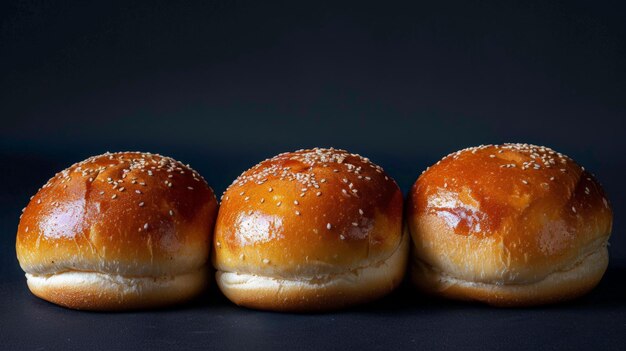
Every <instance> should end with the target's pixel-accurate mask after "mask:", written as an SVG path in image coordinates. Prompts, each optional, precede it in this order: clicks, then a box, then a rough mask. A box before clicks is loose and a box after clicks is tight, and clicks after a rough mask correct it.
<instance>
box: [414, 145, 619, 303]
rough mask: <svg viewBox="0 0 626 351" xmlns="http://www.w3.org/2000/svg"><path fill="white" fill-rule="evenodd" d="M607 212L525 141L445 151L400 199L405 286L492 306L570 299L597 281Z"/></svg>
mask: <svg viewBox="0 0 626 351" xmlns="http://www.w3.org/2000/svg"><path fill="white" fill-rule="evenodd" d="M612 218H613V214H612V210H611V207H610V205H609V203H608V201H607V199H606V197H605V194H604V191H603V190H602V187H601V186H600V184H599V183H598V182H597V181H596V179H595V178H594V177H593V176H592V175H591V174H590V173H589V172H587V171H585V170H584V169H583V168H582V167H580V166H579V165H578V164H576V163H575V162H574V161H573V160H572V159H570V158H568V157H567V156H564V155H562V154H559V153H557V152H555V151H553V150H551V149H549V148H546V147H540V146H534V145H527V144H504V145H495V146H494V145H488V146H480V147H475V148H469V149H465V150H461V151H458V152H456V153H453V154H451V155H449V156H447V157H445V158H444V159H442V160H441V161H439V162H437V164H435V165H434V166H432V167H430V168H429V169H427V170H426V171H425V172H424V173H423V174H422V175H421V176H420V177H419V179H418V180H417V181H416V182H415V184H414V185H413V188H412V189H411V191H410V193H409V198H408V202H407V221H408V226H409V230H410V232H411V236H412V238H413V245H412V258H411V259H412V264H411V266H412V269H411V270H412V272H411V277H412V281H413V283H414V284H415V285H416V286H417V287H419V288H420V289H422V290H424V291H426V292H428V293H431V294H435V295H439V296H444V297H449V298H455V299H462V300H477V301H482V302H486V303H488V304H492V305H496V306H526V305H538V304H545V303H552V302H557V301H562V300H567V299H572V298H575V297H578V296H580V295H583V294H585V293H587V292H588V291H589V290H591V289H592V288H593V287H595V286H596V285H597V283H598V282H599V281H600V279H601V278H602V275H603V274H604V272H605V270H606V267H607V264H608V251H607V241H608V239H609V235H610V232H611V226H612Z"/></svg>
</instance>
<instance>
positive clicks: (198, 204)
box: [16, 152, 217, 309]
mask: <svg viewBox="0 0 626 351" xmlns="http://www.w3.org/2000/svg"><path fill="white" fill-rule="evenodd" d="M216 215H217V199H216V198H215V195H214V193H213V190H212V189H211V188H210V187H209V186H208V185H207V184H206V182H205V181H204V179H203V178H202V177H201V176H200V175H199V174H198V173H196V172H195V171H194V170H192V169H191V168H190V167H188V166H185V165H183V164H182V163H180V162H178V161H175V160H173V159H171V158H169V157H165V156H161V155H156V154H149V153H140V152H120V153H113V154H110V153H107V154H104V155H99V156H94V157H91V158H89V159H87V160H85V161H82V162H79V163H77V164H74V165H72V166H71V167H69V168H67V169H65V170H63V171H62V172H59V173H58V174H57V175H56V176H54V177H53V178H52V179H50V181H49V182H48V183H47V184H45V185H44V186H43V187H42V188H41V189H40V190H39V191H38V192H37V194H35V195H34V196H33V197H32V199H31V201H30V203H29V204H28V206H26V208H25V209H24V212H23V215H22V217H21V219H20V224H19V226H18V232H17V239H16V252H17V258H18V260H19V263H20V266H21V267H22V269H23V270H24V272H26V273H27V274H29V275H31V276H33V277H54V276H55V275H58V274H64V273H66V272H93V273H94V274H102V275H109V276H111V277H129V278H133V279H135V278H137V279H140V278H146V279H157V280H164V279H165V280H167V279H169V278H168V277H177V276H185V275H187V274H190V273H192V272H196V271H198V270H199V269H201V268H202V267H205V266H206V265H207V261H208V257H209V252H210V242H211V239H212V230H213V225H214V222H215V217H216ZM196 285H197V284H196ZM29 286H34V285H32V284H29ZM155 288H156V287H155ZM36 289H37V295H38V296H40V297H42V298H44V299H48V300H50V301H53V300H55V299H56V297H54V296H68V297H70V296H71V297H73V298H76V301H77V302H76V306H75V308H88V307H89V306H90V305H93V306H96V307H97V306H100V305H102V306H107V304H106V303H105V302H100V301H97V300H93V301H84V300H85V299H87V298H92V299H98V298H100V297H98V296H101V298H105V297H106V294H105V295H98V294H92V293H89V294H87V295H85V296H84V297H81V298H79V296H80V291H81V289H74V288H72V287H71V286H69V285H68V286H64V287H63V286H60V285H54V287H50V288H48V287H46V286H45V284H44V285H40V284H38V285H36ZM53 289H54V291H53ZM63 289H67V293H66V294H63V291H62V290H63ZM86 289H87V290H86V291H88V290H89V288H86ZM47 292H50V293H51V294H53V295H54V296H52V295H47ZM70 292H71V293H70ZM165 294H166V295H167V293H165ZM172 296H173V295H172ZM121 300H123V301H131V300H132V299H131V298H130V297H123V296H122V297H121ZM59 301H62V302H63V305H64V306H68V307H72V304H71V300H70V299H68V298H63V299H61V300H59ZM132 301H135V302H136V303H137V304H139V305H141V303H140V302H139V300H132ZM53 302H54V301H53ZM112 306H117V307H115V308H116V309H117V308H121V307H122V304H118V305H112ZM125 306H127V307H128V308H134V307H136V306H134V305H132V303H130V304H127V305H125Z"/></svg>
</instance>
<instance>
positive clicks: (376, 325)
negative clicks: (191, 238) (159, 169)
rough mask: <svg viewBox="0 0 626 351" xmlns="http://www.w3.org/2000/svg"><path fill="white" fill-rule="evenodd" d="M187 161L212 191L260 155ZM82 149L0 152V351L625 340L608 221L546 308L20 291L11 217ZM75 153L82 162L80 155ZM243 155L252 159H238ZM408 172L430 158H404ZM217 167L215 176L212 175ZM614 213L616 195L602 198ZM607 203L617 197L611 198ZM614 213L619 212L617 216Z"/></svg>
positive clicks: (411, 300) (402, 174) (564, 344)
mask: <svg viewBox="0 0 626 351" xmlns="http://www.w3.org/2000/svg"><path fill="white" fill-rule="evenodd" d="M172 152H173V153H174V154H175V155H176V156H178V155H179V154H180V155H184V156H182V157H179V158H182V159H184V160H186V161H189V162H191V164H192V166H194V165H195V168H196V169H198V170H199V171H200V172H201V173H202V174H203V175H204V176H205V177H206V178H207V180H208V181H209V183H212V185H213V186H214V188H215V189H216V191H218V192H221V191H222V190H223V189H224V188H225V187H226V185H227V184H228V183H229V182H230V179H232V178H233V177H234V176H236V175H237V173H239V172H241V170H242V169H243V168H245V167H248V166H249V165H250V164H253V160H252V159H254V158H257V159H260V158H261V157H262V155H260V154H259V155H256V154H252V155H248V156H241V157H240V158H239V161H238V162H235V163H233V162H232V158H231V157H229V158H226V159H222V158H220V157H216V156H215V155H197V154H193V153H187V154H185V152H184V151H172ZM83 153H85V154H87V153H95V152H93V151H92V150H83V151H80V152H79V151H74V152H73V153H72V152H69V155H65V156H63V157H61V156H56V157H52V156H50V155H47V156H45V157H44V156H41V155H39V156H37V155H33V154H29V155H26V154H14V155H7V154H4V155H0V156H1V158H2V163H3V164H7V163H9V164H12V165H13V166H14V167H11V168H9V169H4V170H3V171H2V172H0V182H2V183H5V184H7V183H11V184H12V186H10V187H2V188H1V189H3V190H2V193H0V198H1V199H2V201H1V202H0V204H1V206H2V208H1V211H0V212H1V216H2V217H1V222H0V224H1V228H0V230H1V232H0V234H1V238H2V241H1V244H2V245H1V250H2V252H1V255H2V256H1V260H2V262H1V263H2V267H1V269H2V278H3V280H2V282H1V283H0V345H2V349H24V350H30V349H68V348H69V349H73V348H79V349H94V350H114V349H143V348H146V349H162V350H167V349H172V348H175V349H207V348H209V349H213V348H215V349H233V350H246V349H281V348H283V349H293V348H298V349H315V350H319V349H322V350H323V349H338V350H339V349H341V350H350V349H358V348H363V349H381V350H389V349H415V348H421V349H461V348H468V349H483V348H484V347H488V348H491V349H494V348H497V349H501V348H511V349H523V350H528V349H535V348H541V349H559V350H560V349H590V348H599V349H623V345H624V342H626V285H625V284H624V282H623V281H624V278H625V277H626V260H625V258H626V256H625V255H624V248H625V247H624V239H623V238H622V236H621V233H622V232H623V230H621V228H623V224H622V223H623V222H622V221H621V219H620V218H619V216H618V215H616V217H617V218H616V221H615V227H614V235H613V239H612V240H611V242H612V245H611V247H610V252H611V262H610V265H609V269H608V271H607V273H606V275H605V277H604V279H603V280H602V282H601V283H600V285H599V286H598V287H597V288H596V289H595V290H594V291H593V292H592V293H591V294H589V295H588V296H586V297H584V298H581V299H579V300H576V301H573V302H569V303H564V304H559V305H554V306H546V307H535V308H520V309H515V308H493V307H489V306H484V305H481V304H472V303H461V302H451V301H441V300H436V299H432V298H428V297H425V296H421V295H420V294H418V293H417V292H415V291H414V290H413V289H412V288H411V287H410V286H409V285H407V284H405V285H403V286H402V287H401V288H400V289H398V290H397V291H396V292H394V293H393V294H391V295H390V296H388V297H386V298H384V299H382V300H380V301H377V302H374V303H372V304H369V305H364V306H359V307H355V308H351V309H348V310H344V311H338V312H333V313H323V314H282V313H271V312H260V311H254V310H248V309H244V308H239V307H236V306H234V305H232V304H231V303H230V302H229V301H228V300H227V299H226V298H225V297H224V296H222V295H221V294H220V293H219V291H217V289H216V288H215V286H213V287H212V289H211V290H210V291H209V292H208V293H206V294H205V295H203V296H201V297H200V298H198V299H197V300H196V301H194V302H193V303H190V304H187V305H184V306H180V307H176V308H171V309H165V310H157V311H139V312H124V313H93V312H79V311H72V310H68V309H64V308H61V307H58V306H55V305H53V304H50V303H47V302H45V301H43V300H40V299H38V298H36V297H34V296H33V295H31V294H30V292H29V291H28V288H27V286H26V283H25V279H24V277H23V275H22V272H21V270H20V269H19V266H18V264H17V260H16V259H15V252H14V245H15V230H16V226H17V223H18V216H19V213H20V209H21V207H23V206H24V205H25V204H26V203H27V201H28V198H29V196H30V194H32V193H34V192H35V191H36V189H37V187H38V186H39V185H40V184H43V182H45V180H46V179H47V178H48V177H49V176H51V175H52V174H53V173H54V172H55V171H57V170H59V169H62V168H64V167H66V166H68V165H69V163H71V161H72V160H71V159H72V158H73V159H80V158H81V157H82V155H83ZM79 155H81V156H79ZM248 158H250V160H248ZM373 159H374V161H376V162H378V163H379V164H382V165H383V166H384V167H385V168H386V170H387V171H388V172H389V173H390V174H392V175H394V176H395V178H396V179H398V182H399V183H400V185H401V187H402V188H403V189H404V190H405V191H406V189H407V188H408V187H409V186H410V184H411V182H412V181H413V178H414V177H416V174H415V172H409V171H408V169H406V168H409V166H407V165H406V164H407V162H408V161H403V162H399V161H398V160H394V159H393V158H386V159H380V158H379V157H374V158H373ZM409 161H410V162H409V163H410V164H412V166H410V168H416V167H425V165H426V164H427V163H428V162H430V160H420V159H413V160H409ZM601 168H602V174H600V175H598V176H599V178H600V179H601V180H603V181H604V183H605V187H607V189H609V190H612V189H613V188H614V187H615V184H619V180H620V179H619V175H620V173H619V172H618V171H617V170H616V169H612V168H611V167H610V166H609V165H605V166H604V167H601ZM217 170H219V172H218V171H217ZM611 194H612V195H613V196H610V198H611V199H612V203H613V206H614V207H618V208H619V207H623V203H624V198H623V197H622V195H623V192H622V193H620V192H615V191H614V192H611V191H609V195H611ZM616 196H617V197H616ZM618 213H619V212H618Z"/></svg>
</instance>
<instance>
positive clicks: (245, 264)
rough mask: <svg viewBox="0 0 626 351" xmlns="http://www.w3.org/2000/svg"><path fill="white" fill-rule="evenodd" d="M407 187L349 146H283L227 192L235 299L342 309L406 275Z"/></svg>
mask: <svg viewBox="0 0 626 351" xmlns="http://www.w3.org/2000/svg"><path fill="white" fill-rule="evenodd" d="M402 204H403V199H402V193H401V192H400V189H399V188H398V185H397V184H396V182H395V181H394V180H393V179H391V177H389V176H388V175H387V174H386V173H385V172H384V171H383V170H382V169H381V168H380V167H379V166H377V165H375V164H373V163H371V162H370V161H369V160H368V159H366V158H363V157H361V156H359V155H356V154H351V153H348V152H346V151H343V150H335V149H318V148H316V149H312V150H300V151H296V152H291V153H283V154H280V155H278V156H276V157H274V158H272V159H269V160H265V161H263V162H261V163H259V164H258V165H256V166H254V167H253V168H251V169H250V170H248V171H246V172H244V173H243V174H242V175H241V176H240V177H239V178H237V179H236V180H235V182H234V183H233V184H232V185H231V186H230V187H229V188H228V189H227V190H226V192H225V193H224V196H223V200H222V203H221V207H220V211H219V214H218V219H217V224H216V228H215V238H214V247H213V248H214V250H215V254H214V255H213V261H214V265H215V268H216V269H217V275H216V276H217V283H218V285H219V287H220V289H221V290H222V292H223V293H224V294H225V295H226V296H227V297H228V298H229V299H230V300H231V301H233V302H234V303H236V304H238V305H241V306H245V307H250V308H258V309H267V310H276V311H319V310H329V309H337V308H341V307H345V306H349V305H354V304H357V303H363V302H366V301H371V300H373V299H376V298H379V297H381V296H383V295H385V294H387V293H389V292H390V291H392V290H393V289H394V288H395V287H396V286H397V285H398V283H399V282H400V281H401V280H402V277H403V276H404V273H405V267H406V259H407V255H408V234H406V235H405V234H403V231H402Z"/></svg>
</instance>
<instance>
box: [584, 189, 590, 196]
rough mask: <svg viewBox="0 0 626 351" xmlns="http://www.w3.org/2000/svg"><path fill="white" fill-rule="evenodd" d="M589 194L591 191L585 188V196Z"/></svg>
mask: <svg viewBox="0 0 626 351" xmlns="http://www.w3.org/2000/svg"><path fill="white" fill-rule="evenodd" d="M590 192H591V191H590V190H589V188H588V187H585V194H587V195H589V193H590Z"/></svg>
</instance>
